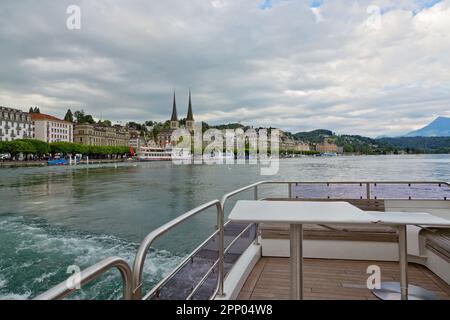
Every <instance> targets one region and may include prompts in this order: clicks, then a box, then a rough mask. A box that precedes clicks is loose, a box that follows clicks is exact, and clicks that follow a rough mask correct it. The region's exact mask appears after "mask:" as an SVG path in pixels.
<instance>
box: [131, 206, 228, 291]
mask: <svg viewBox="0 0 450 320" xmlns="http://www.w3.org/2000/svg"><path fill="white" fill-rule="evenodd" d="M214 206H215V207H216V209H217V221H218V224H217V227H218V228H219V241H218V249H219V259H220V264H221V265H223V250H224V249H223V247H224V221H223V220H224V218H223V211H222V206H221V203H220V201H219V200H214V201H210V202H208V203H205V204H203V205H201V206H199V207H197V208H194V209H192V210H190V211H188V212H186V213H184V214H183V215H181V216H179V217H178V218H175V219H174V220H172V221H169V222H168V223H166V224H164V225H163V226H161V227H159V228H158V229H156V230H154V231H153V232H151V233H149V234H148V235H147V236H146V237H145V239H144V240H143V241H142V243H141V245H140V247H139V250H138V252H137V255H136V259H135V261H134V266H133V281H132V283H133V290H132V295H133V299H136V300H140V299H142V285H143V279H142V275H143V270H144V263H145V258H146V257H147V252H148V250H149V249H150V246H151V245H152V243H153V242H154V241H155V240H156V239H157V238H159V237H160V236H161V235H163V234H165V233H166V232H168V231H169V230H171V229H172V228H174V227H175V226H177V225H179V224H180V223H182V222H183V221H186V220H187V219H189V218H190V217H192V216H194V215H197V214H198V213H200V212H202V211H204V210H206V209H209V208H211V207H214ZM220 253H222V254H220ZM219 278H223V276H221V274H220V270H219Z"/></svg>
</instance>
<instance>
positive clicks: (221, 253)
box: [217, 203, 225, 297]
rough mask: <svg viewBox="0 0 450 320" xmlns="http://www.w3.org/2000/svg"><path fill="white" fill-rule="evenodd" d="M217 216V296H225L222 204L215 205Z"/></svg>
mask: <svg viewBox="0 0 450 320" xmlns="http://www.w3.org/2000/svg"><path fill="white" fill-rule="evenodd" d="M217 214H218V221H219V241H218V242H219V244H218V245H219V275H218V276H219V290H218V292H217V295H218V296H220V297H224V296H225V292H224V291H223V290H224V288H223V287H224V282H225V265H224V264H225V253H224V251H225V228H224V220H225V218H224V203H219V204H217Z"/></svg>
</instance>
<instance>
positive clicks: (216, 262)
mask: <svg viewBox="0 0 450 320" xmlns="http://www.w3.org/2000/svg"><path fill="white" fill-rule="evenodd" d="M228 222H229V221H228ZM228 222H227V223H228ZM227 223H226V224H227ZM226 224H225V225H226ZM252 226H253V223H251V224H249V225H248V226H246V227H245V228H244V230H242V231H241V232H240V233H239V234H238V235H237V236H236V237H235V238H234V239H233V240H232V241H231V242H230V244H229V245H228V246H227V247H226V248H225V249H224V251H223V252H224V256H225V254H227V253H228V251H230V249H231V248H232V247H233V245H234V244H235V243H236V242H237V241H238V240H239V239H240V238H241V237H242V236H243V235H244V234H245V233H246V232H247V231H248V230H249V229H250V228H251V227H252ZM219 262H220V261H219V259H217V260H216V261H214V263H213V265H212V266H211V267H210V268H209V270H208V271H207V272H206V274H205V275H204V276H203V277H202V279H201V280H200V282H199V283H197V285H196V286H195V287H194V289H193V290H192V292H191V293H190V294H189V296H188V297H187V298H186V299H187V300H190V299H192V298H193V297H194V295H195V294H196V293H197V291H198V290H199V289H200V288H201V286H202V285H203V284H204V283H205V281H206V280H207V279H208V277H209V275H210V274H211V272H213V270H214V268H215V267H216V266H217V264H218V263H219ZM219 276H220V275H219ZM223 276H224V279H225V272H224V273H223ZM218 291H219V287H216V290H215V291H214V293H213V294H212V295H211V297H210V299H214V298H215V297H216V295H217V294H218Z"/></svg>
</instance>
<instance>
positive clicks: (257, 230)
mask: <svg viewBox="0 0 450 320" xmlns="http://www.w3.org/2000/svg"><path fill="white" fill-rule="evenodd" d="M254 192H255V200H258V186H257V185H256V186H255V190H254ZM255 225H256V239H255V245H257V246H258V245H259V223H255Z"/></svg>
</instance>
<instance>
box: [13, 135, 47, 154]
mask: <svg viewBox="0 0 450 320" xmlns="http://www.w3.org/2000/svg"><path fill="white" fill-rule="evenodd" d="M18 141H23V142H26V143H29V144H30V145H32V146H33V148H34V150H35V151H34V152H33V153H34V154H36V155H37V156H38V157H42V156H44V155H46V154H49V153H50V146H49V144H48V143H46V142H44V141H40V140H34V139H21V140H18Z"/></svg>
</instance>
